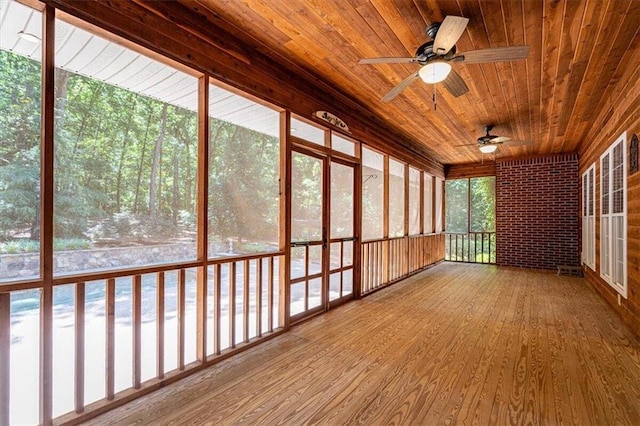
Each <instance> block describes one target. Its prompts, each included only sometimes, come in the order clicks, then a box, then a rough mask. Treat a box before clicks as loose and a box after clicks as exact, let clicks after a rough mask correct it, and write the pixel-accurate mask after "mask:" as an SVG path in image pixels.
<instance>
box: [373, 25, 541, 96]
mask: <svg viewBox="0 0 640 426" xmlns="http://www.w3.org/2000/svg"><path fill="white" fill-rule="evenodd" d="M468 22H469V19H468V18H463V17H461V16H452V15H449V16H446V17H445V18H444V21H442V22H441V23H440V22H436V23H434V24H431V25H429V26H428V27H427V30H426V33H427V36H429V37H430V38H431V39H433V40H431V41H428V42H426V43H424V44H422V45H421V46H420V47H419V48H418V50H416V54H415V57H413V58H366V59H361V60H360V64H385V63H386V64H402V63H418V64H420V65H422V67H421V68H420V70H418V71H417V72H415V73H413V74H411V75H409V76H408V77H407V78H405V79H404V80H402V81H401V82H400V83H399V84H398V85H397V86H396V87H394V88H393V89H391V91H390V92H389V93H387V94H386V95H384V96H383V97H382V99H381V100H382V101H383V102H389V101H390V100H391V99H393V98H395V97H396V96H398V95H399V94H400V93H401V92H402V91H403V90H404V89H406V88H407V87H408V86H409V85H410V84H411V83H413V82H414V81H416V80H417V79H419V78H420V79H422V80H423V81H424V82H425V83H429V84H435V83H440V82H442V85H443V86H444V88H445V89H447V90H448V91H449V93H451V94H452V95H453V96H455V97H458V96H461V95H464V94H465V93H467V92H468V91H469V88H468V87H467V85H466V83H465V82H464V80H463V79H462V77H460V74H458V73H457V72H455V71H454V70H452V69H451V63H452V62H462V63H466V64H480V63H487V62H502V61H515V60H519V59H526V57H527V55H528V54H529V46H507V47H494V48H489V49H479V50H470V51H468V52H464V53H460V54H456V46H455V44H456V43H457V41H458V39H459V38H460V36H462V33H463V32H464V30H465V28H466V27H467V23H468Z"/></svg>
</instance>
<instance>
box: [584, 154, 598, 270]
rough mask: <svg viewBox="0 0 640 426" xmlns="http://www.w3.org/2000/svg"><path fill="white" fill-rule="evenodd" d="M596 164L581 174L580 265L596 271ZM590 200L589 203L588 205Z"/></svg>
mask: <svg viewBox="0 0 640 426" xmlns="http://www.w3.org/2000/svg"><path fill="white" fill-rule="evenodd" d="M595 178H596V163H595V162H594V163H593V164H591V166H589V168H588V169H587V170H586V171H585V172H584V173H583V174H582V256H581V260H582V263H583V264H584V265H586V266H588V267H589V268H590V269H591V270H592V271H595V270H596V196H595V189H596V183H595ZM589 199H591V203H589Z"/></svg>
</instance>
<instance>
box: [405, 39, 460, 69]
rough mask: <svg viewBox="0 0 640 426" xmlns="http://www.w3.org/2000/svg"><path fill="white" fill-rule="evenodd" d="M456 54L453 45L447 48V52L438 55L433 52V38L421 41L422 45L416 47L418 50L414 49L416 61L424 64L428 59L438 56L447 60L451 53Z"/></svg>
mask: <svg viewBox="0 0 640 426" xmlns="http://www.w3.org/2000/svg"><path fill="white" fill-rule="evenodd" d="M455 54H456V47H455V46H453V47H452V48H451V50H449V52H447V54H446V55H444V56H443V55H438V54H437V53H435V52H434V51H433V40H431V41H428V42H426V43H423V44H422V45H420V47H418V50H416V55H415V56H416V59H417V60H418V62H420V63H421V64H423V65H424V64H425V63H427V62H429V61H430V60H432V59H434V58H437V57H440V58H443V59H446V60H449V59H451V58H452V57H453V55H455Z"/></svg>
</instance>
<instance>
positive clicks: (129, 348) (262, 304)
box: [0, 252, 283, 423]
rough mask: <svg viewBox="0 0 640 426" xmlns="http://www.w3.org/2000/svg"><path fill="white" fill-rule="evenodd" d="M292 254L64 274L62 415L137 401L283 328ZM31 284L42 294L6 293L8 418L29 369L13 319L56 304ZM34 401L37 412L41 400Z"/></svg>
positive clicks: (0, 377) (57, 358)
mask: <svg viewBox="0 0 640 426" xmlns="http://www.w3.org/2000/svg"><path fill="white" fill-rule="evenodd" d="M282 255H283V253H281V252H278V253H268V254H259V255H249V256H240V257H234V258H217V259H210V260H208V261H207V262H206V266H203V263H202V262H189V263H183V264H180V265H164V266H156V267H148V268H140V269H136V270H128V271H109V272H98V273H91V274H84V275H82V276H76V277H59V278H55V279H54V283H53V284H54V286H53V292H52V293H53V300H52V303H51V306H52V308H53V329H54V333H53V347H52V351H51V352H52V359H51V360H49V365H51V366H52V369H53V386H52V401H51V403H52V405H53V411H54V417H57V419H56V422H61V423H64V422H67V421H74V422H76V421H78V420H81V419H82V418H83V417H84V413H92V415H94V414H95V413H99V412H104V411H105V410H107V409H109V408H111V407H112V406H114V404H116V403H117V402H118V401H120V402H122V401H125V400H131V399H132V398H133V397H135V396H138V395H141V394H144V393H146V392H149V391H151V390H153V389H157V388H158V387H160V386H163V385H164V384H166V383H170V382H172V381H174V380H176V379H178V378H181V377H184V376H186V375H187V374H189V373H190V372H192V371H194V370H196V369H199V368H203V367H205V366H208V365H211V364H213V363H215V362H218V361H220V360H221V359H224V358H226V357H227V356H230V355H232V354H234V353H237V352H239V351H240V350H241V349H243V348H248V347H250V346H253V345H254V344H257V343H259V342H261V341H263V340H264V339H266V338H267V337H269V336H273V335H275V334H277V332H278V331H279V330H280V324H279V323H278V322H279V316H278V312H279V303H280V297H279V267H280V266H281V265H282ZM30 292H32V293H34V295H33V296H32V297H30V298H29V299H26V298H25V300H24V301H15V302H16V303H14V300H13V297H14V296H13V295H14V293H0V361H1V362H0V364H1V365H0V396H2V397H1V398H0V404H6V405H5V406H1V407H0V412H2V413H3V418H4V420H7V419H8V414H7V413H8V412H9V409H10V407H9V400H10V398H9V392H10V391H11V390H10V389H9V388H8V383H9V382H10V381H11V380H13V381H14V382H15V380H20V378H21V375H24V374H28V373H25V371H24V370H22V369H21V368H17V369H15V370H14V369H13V368H9V360H10V359H11V357H12V347H11V344H10V342H11V340H10V338H9V337H8V336H11V334H12V330H13V327H14V324H13V321H12V320H13V319H16V323H17V322H19V321H18V320H17V318H19V317H21V316H24V315H28V314H29V313H28V312H30V311H26V310H25V308H24V305H25V304H26V303H27V302H29V303H32V304H33V305H34V306H33V307H31V308H30V309H32V311H33V315H34V316H35V317H36V320H37V317H41V316H42V315H43V309H45V308H46V306H45V303H44V302H43V301H39V295H40V294H41V292H42V288H41V287H40V288H38V287H36V288H33V289H32V290H31V291H30ZM18 293H20V292H16V293H15V294H16V295H18ZM18 302H20V303H18ZM12 309H13V312H12ZM36 323H37V321H36ZM66 330H68V331H66ZM14 331H16V330H14ZM42 333H44V330H43V329H42V327H40V334H42ZM16 355H17V354H13V357H14V358H15V356H16ZM13 361H15V362H16V365H20V364H25V365H24V368H25V369H26V370H28V369H29V368H33V367H37V365H34V366H32V365H27V364H28V361H27V360H25V361H24V362H23V361H21V360H20V359H14V360H13ZM12 375H15V377H13V378H12V377H11V376H12ZM68 378H72V380H69V379H68ZM40 386H41V384H40ZM34 393H35V394H36V395H37V386H36V387H35V392H34ZM13 396H14V397H17V396H18V395H13ZM19 403H25V402H24V401H23V402H20V401H18V400H16V399H14V401H12V402H11V405H12V406H13V405H14V404H19ZM33 409H34V410H35V412H36V413H37V407H33ZM65 413H66V414H65ZM36 415H37V414H36ZM61 415H62V416H61ZM59 416H61V417H59ZM36 418H37V417H36ZM0 423H1V422H0Z"/></svg>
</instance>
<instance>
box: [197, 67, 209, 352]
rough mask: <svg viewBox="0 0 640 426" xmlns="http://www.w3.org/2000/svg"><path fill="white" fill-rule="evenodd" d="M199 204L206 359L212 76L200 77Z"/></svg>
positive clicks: (201, 342) (201, 333)
mask: <svg viewBox="0 0 640 426" xmlns="http://www.w3.org/2000/svg"><path fill="white" fill-rule="evenodd" d="M197 202H198V207H197V211H198V213H197V216H198V219H197V220H198V222H197V233H196V234H197V241H196V253H197V254H196V258H197V260H198V261H200V262H201V265H200V267H198V269H197V281H196V328H197V329H196V357H197V359H198V361H199V362H200V363H204V362H205V361H206V360H207V280H208V267H207V257H208V256H209V254H208V245H209V228H208V220H207V217H208V206H209V77H208V76H206V75H203V76H201V77H200V79H199V80H198V201H197Z"/></svg>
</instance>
